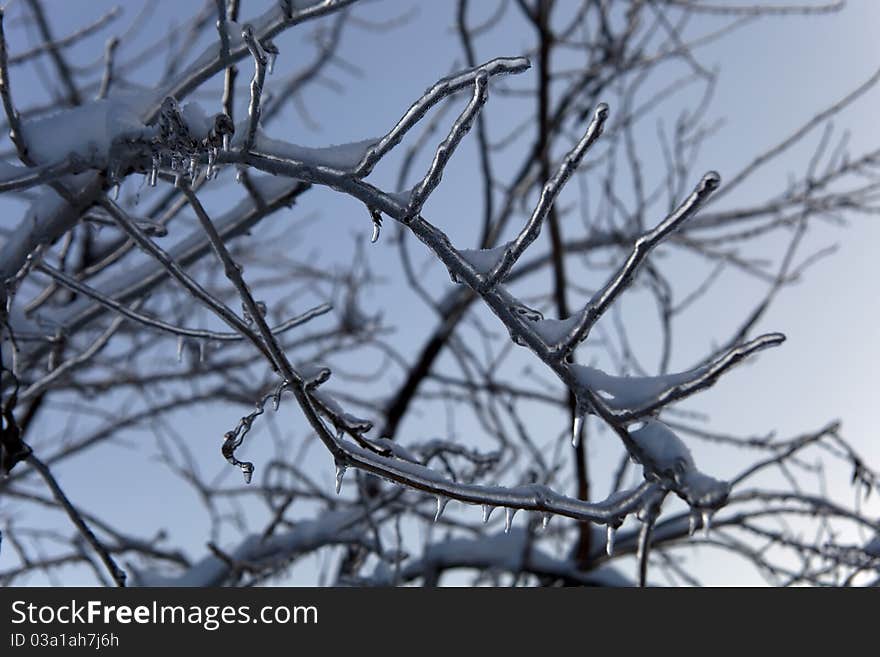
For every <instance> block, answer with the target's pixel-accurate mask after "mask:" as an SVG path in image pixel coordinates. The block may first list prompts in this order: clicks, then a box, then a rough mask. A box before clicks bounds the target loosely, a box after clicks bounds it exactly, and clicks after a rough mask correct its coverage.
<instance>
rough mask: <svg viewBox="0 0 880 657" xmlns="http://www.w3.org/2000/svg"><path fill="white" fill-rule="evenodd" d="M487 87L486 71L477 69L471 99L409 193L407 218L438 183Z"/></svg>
mask: <svg viewBox="0 0 880 657" xmlns="http://www.w3.org/2000/svg"><path fill="white" fill-rule="evenodd" d="M488 87H489V75H488V73H486V71H479V72H478V73H477V75H476V77H475V78H474V95H473V97H472V98H471V101H470V102H469V103H468V105H467V107H465V108H464V110H463V111H462V113H461V114H460V115H459V116H458V118H457V119H456V120H455V122H454V123H453V124H452V128H451V129H450V130H449V134H448V135H447V136H446V139H444V140H443V141H442V142H440V145H439V146H437V150H436V151H435V152H434V159H433V161H432V162H431V167H430V169H428V173H427V174H425V177H424V178H422V180H421V182H420V183H419V184H418V185H416V186H415V188H414V189H413V191H412V194H410V197H409V205H408V207H407V210H406V213H407V218H408V219H412V218H413V217H415V216H418V214H419V213H420V212H421V210H422V205H424V203H425V201H426V200H427V198H428V196H429V195H430V194H431V192H432V191H434V189H436V187H437V185H438V184H440V179H441V178H442V177H443V167H445V166H446V163H447V162H449V158H450V157H452V154H453V153H454V152H455V149H456V148H457V147H458V145H459V143H461V140H462V139H463V138H464V136H465V135H466V134H467V133H468V132H469V131H470V129H471V127H472V126H473V125H474V119H476V117H477V114H478V113H479V111H480V110H481V109H482V108H483V105H485V104H486V100H487V99H488V97H489V96H488Z"/></svg>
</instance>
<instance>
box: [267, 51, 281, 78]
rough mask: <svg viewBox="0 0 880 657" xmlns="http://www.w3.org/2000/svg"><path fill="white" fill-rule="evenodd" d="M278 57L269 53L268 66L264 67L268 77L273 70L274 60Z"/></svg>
mask: <svg viewBox="0 0 880 657" xmlns="http://www.w3.org/2000/svg"><path fill="white" fill-rule="evenodd" d="M277 57H278V54H277V53H274V52H270V53H269V61H268V62H267V64H268V66H267V67H266V70H267V72H268V73H269V75H272V71H274V70H275V59H276V58H277Z"/></svg>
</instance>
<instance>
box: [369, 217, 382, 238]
mask: <svg viewBox="0 0 880 657" xmlns="http://www.w3.org/2000/svg"><path fill="white" fill-rule="evenodd" d="M379 229H380V226H379V224H377V223H376V222H375V221H374V222H373V234H372V235H371V236H370V243H371V244H375V243H376V242H378V241H379Z"/></svg>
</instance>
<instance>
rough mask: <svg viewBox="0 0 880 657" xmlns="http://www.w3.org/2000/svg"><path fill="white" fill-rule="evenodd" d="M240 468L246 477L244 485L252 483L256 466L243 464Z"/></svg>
mask: <svg viewBox="0 0 880 657" xmlns="http://www.w3.org/2000/svg"><path fill="white" fill-rule="evenodd" d="M238 467H240V468H241V474H242V475H244V483H246V484H249V483H251V477H253V476H254V464H253V463H242V464H241V465H239V466H238Z"/></svg>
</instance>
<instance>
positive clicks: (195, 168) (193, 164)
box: [189, 155, 199, 180]
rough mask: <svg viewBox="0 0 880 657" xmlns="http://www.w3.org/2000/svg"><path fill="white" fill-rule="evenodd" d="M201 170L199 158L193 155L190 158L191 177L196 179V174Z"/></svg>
mask: <svg viewBox="0 0 880 657" xmlns="http://www.w3.org/2000/svg"><path fill="white" fill-rule="evenodd" d="M198 172H199V160H198V158H197V157H196V156H195V155H193V156H191V157H190V158H189V177H190V178H192V179H193V180H195V179H196V174H197V173H198Z"/></svg>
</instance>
